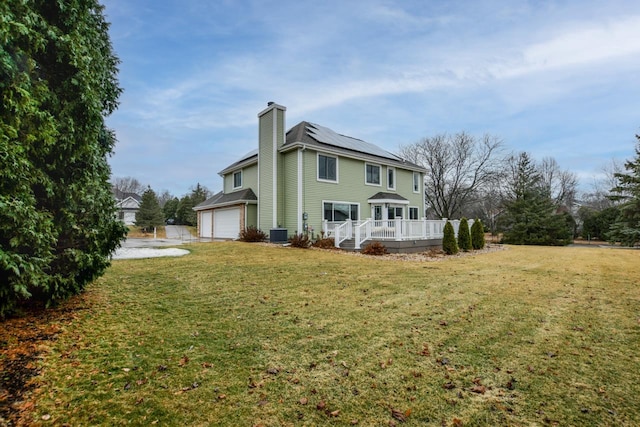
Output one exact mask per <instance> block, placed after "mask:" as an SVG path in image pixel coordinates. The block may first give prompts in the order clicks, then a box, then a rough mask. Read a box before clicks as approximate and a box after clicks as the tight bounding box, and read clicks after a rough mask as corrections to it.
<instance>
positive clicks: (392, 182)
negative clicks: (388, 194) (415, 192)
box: [387, 166, 396, 190]
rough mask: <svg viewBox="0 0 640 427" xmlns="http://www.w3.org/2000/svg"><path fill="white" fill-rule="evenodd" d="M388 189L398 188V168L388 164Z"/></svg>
mask: <svg viewBox="0 0 640 427" xmlns="http://www.w3.org/2000/svg"><path fill="white" fill-rule="evenodd" d="M387 189H389V190H395V189H396V169H395V168H392V167H390V166H387Z"/></svg>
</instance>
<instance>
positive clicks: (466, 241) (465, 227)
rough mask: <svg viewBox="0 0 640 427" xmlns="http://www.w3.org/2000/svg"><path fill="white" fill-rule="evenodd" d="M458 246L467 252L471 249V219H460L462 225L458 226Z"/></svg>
mask: <svg viewBox="0 0 640 427" xmlns="http://www.w3.org/2000/svg"><path fill="white" fill-rule="evenodd" d="M458 248H459V249H460V250H462V251H465V252H467V251H469V250H470V249H471V233H470V232H469V221H468V220H467V218H464V217H463V218H462V219H461V220H460V227H459V228H458Z"/></svg>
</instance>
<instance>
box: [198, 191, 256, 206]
mask: <svg viewBox="0 0 640 427" xmlns="http://www.w3.org/2000/svg"><path fill="white" fill-rule="evenodd" d="M257 201H258V198H257V197H256V194H255V193H254V192H253V190H251V189H250V188H247V189H245V190H239V191H234V192H232V193H223V192H222V191H220V192H219V193H216V194H214V195H213V196H211V197H209V198H208V199H207V200H205V201H204V202H202V203H199V204H197V205H196V206H195V207H194V208H193V210H194V211H201V210H204V209H211V208H219V207H221V206H228V205H236V204H239V203H256V202H257Z"/></svg>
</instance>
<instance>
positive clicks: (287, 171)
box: [280, 150, 302, 235]
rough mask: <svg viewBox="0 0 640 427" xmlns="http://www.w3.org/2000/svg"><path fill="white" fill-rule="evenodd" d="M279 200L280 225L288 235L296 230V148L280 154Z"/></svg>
mask: <svg viewBox="0 0 640 427" xmlns="http://www.w3.org/2000/svg"><path fill="white" fill-rule="evenodd" d="M280 182H281V188H280V196H281V198H280V200H281V206H280V209H281V211H282V216H281V218H282V219H283V221H282V226H283V227H284V228H286V229H287V231H288V233H289V235H292V234H294V233H296V232H298V233H300V232H302V230H298V150H293V151H289V152H287V153H284V154H282V175H281V180H280Z"/></svg>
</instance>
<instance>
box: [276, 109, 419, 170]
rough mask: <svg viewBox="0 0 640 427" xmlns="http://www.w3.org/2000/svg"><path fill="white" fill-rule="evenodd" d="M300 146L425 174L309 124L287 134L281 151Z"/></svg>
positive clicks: (384, 153)
mask: <svg viewBox="0 0 640 427" xmlns="http://www.w3.org/2000/svg"><path fill="white" fill-rule="evenodd" d="M300 145H307V146H310V148H316V149H324V150H328V151H335V152H337V154H341V155H345V156H353V157H358V158H364V159H365V160H371V161H379V162H383V163H387V164H392V165H395V166H398V167H402V168H406V169H412V170H418V171H422V172H425V169H424V168H423V167H422V166H419V165H416V164H414V163H411V162H408V161H406V160H404V159H403V158H401V157H399V156H396V155H395V154H393V153H390V152H388V151H386V150H384V149H382V148H380V147H378V146H377V145H374V144H371V143H369V142H366V141H363V140H361V139H358V138H353V137H350V136H346V135H342V134H339V133H337V132H335V131H333V130H332V129H329V128H327V127H324V126H320V125H317V124H315V123H310V122H304V121H303V122H300V123H298V124H297V125H295V126H294V127H292V128H291V129H290V130H289V131H288V132H287V138H286V141H285V143H284V145H283V146H282V148H281V150H282V151H287V150H289V149H292V148H294V147H298V146H300Z"/></svg>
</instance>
